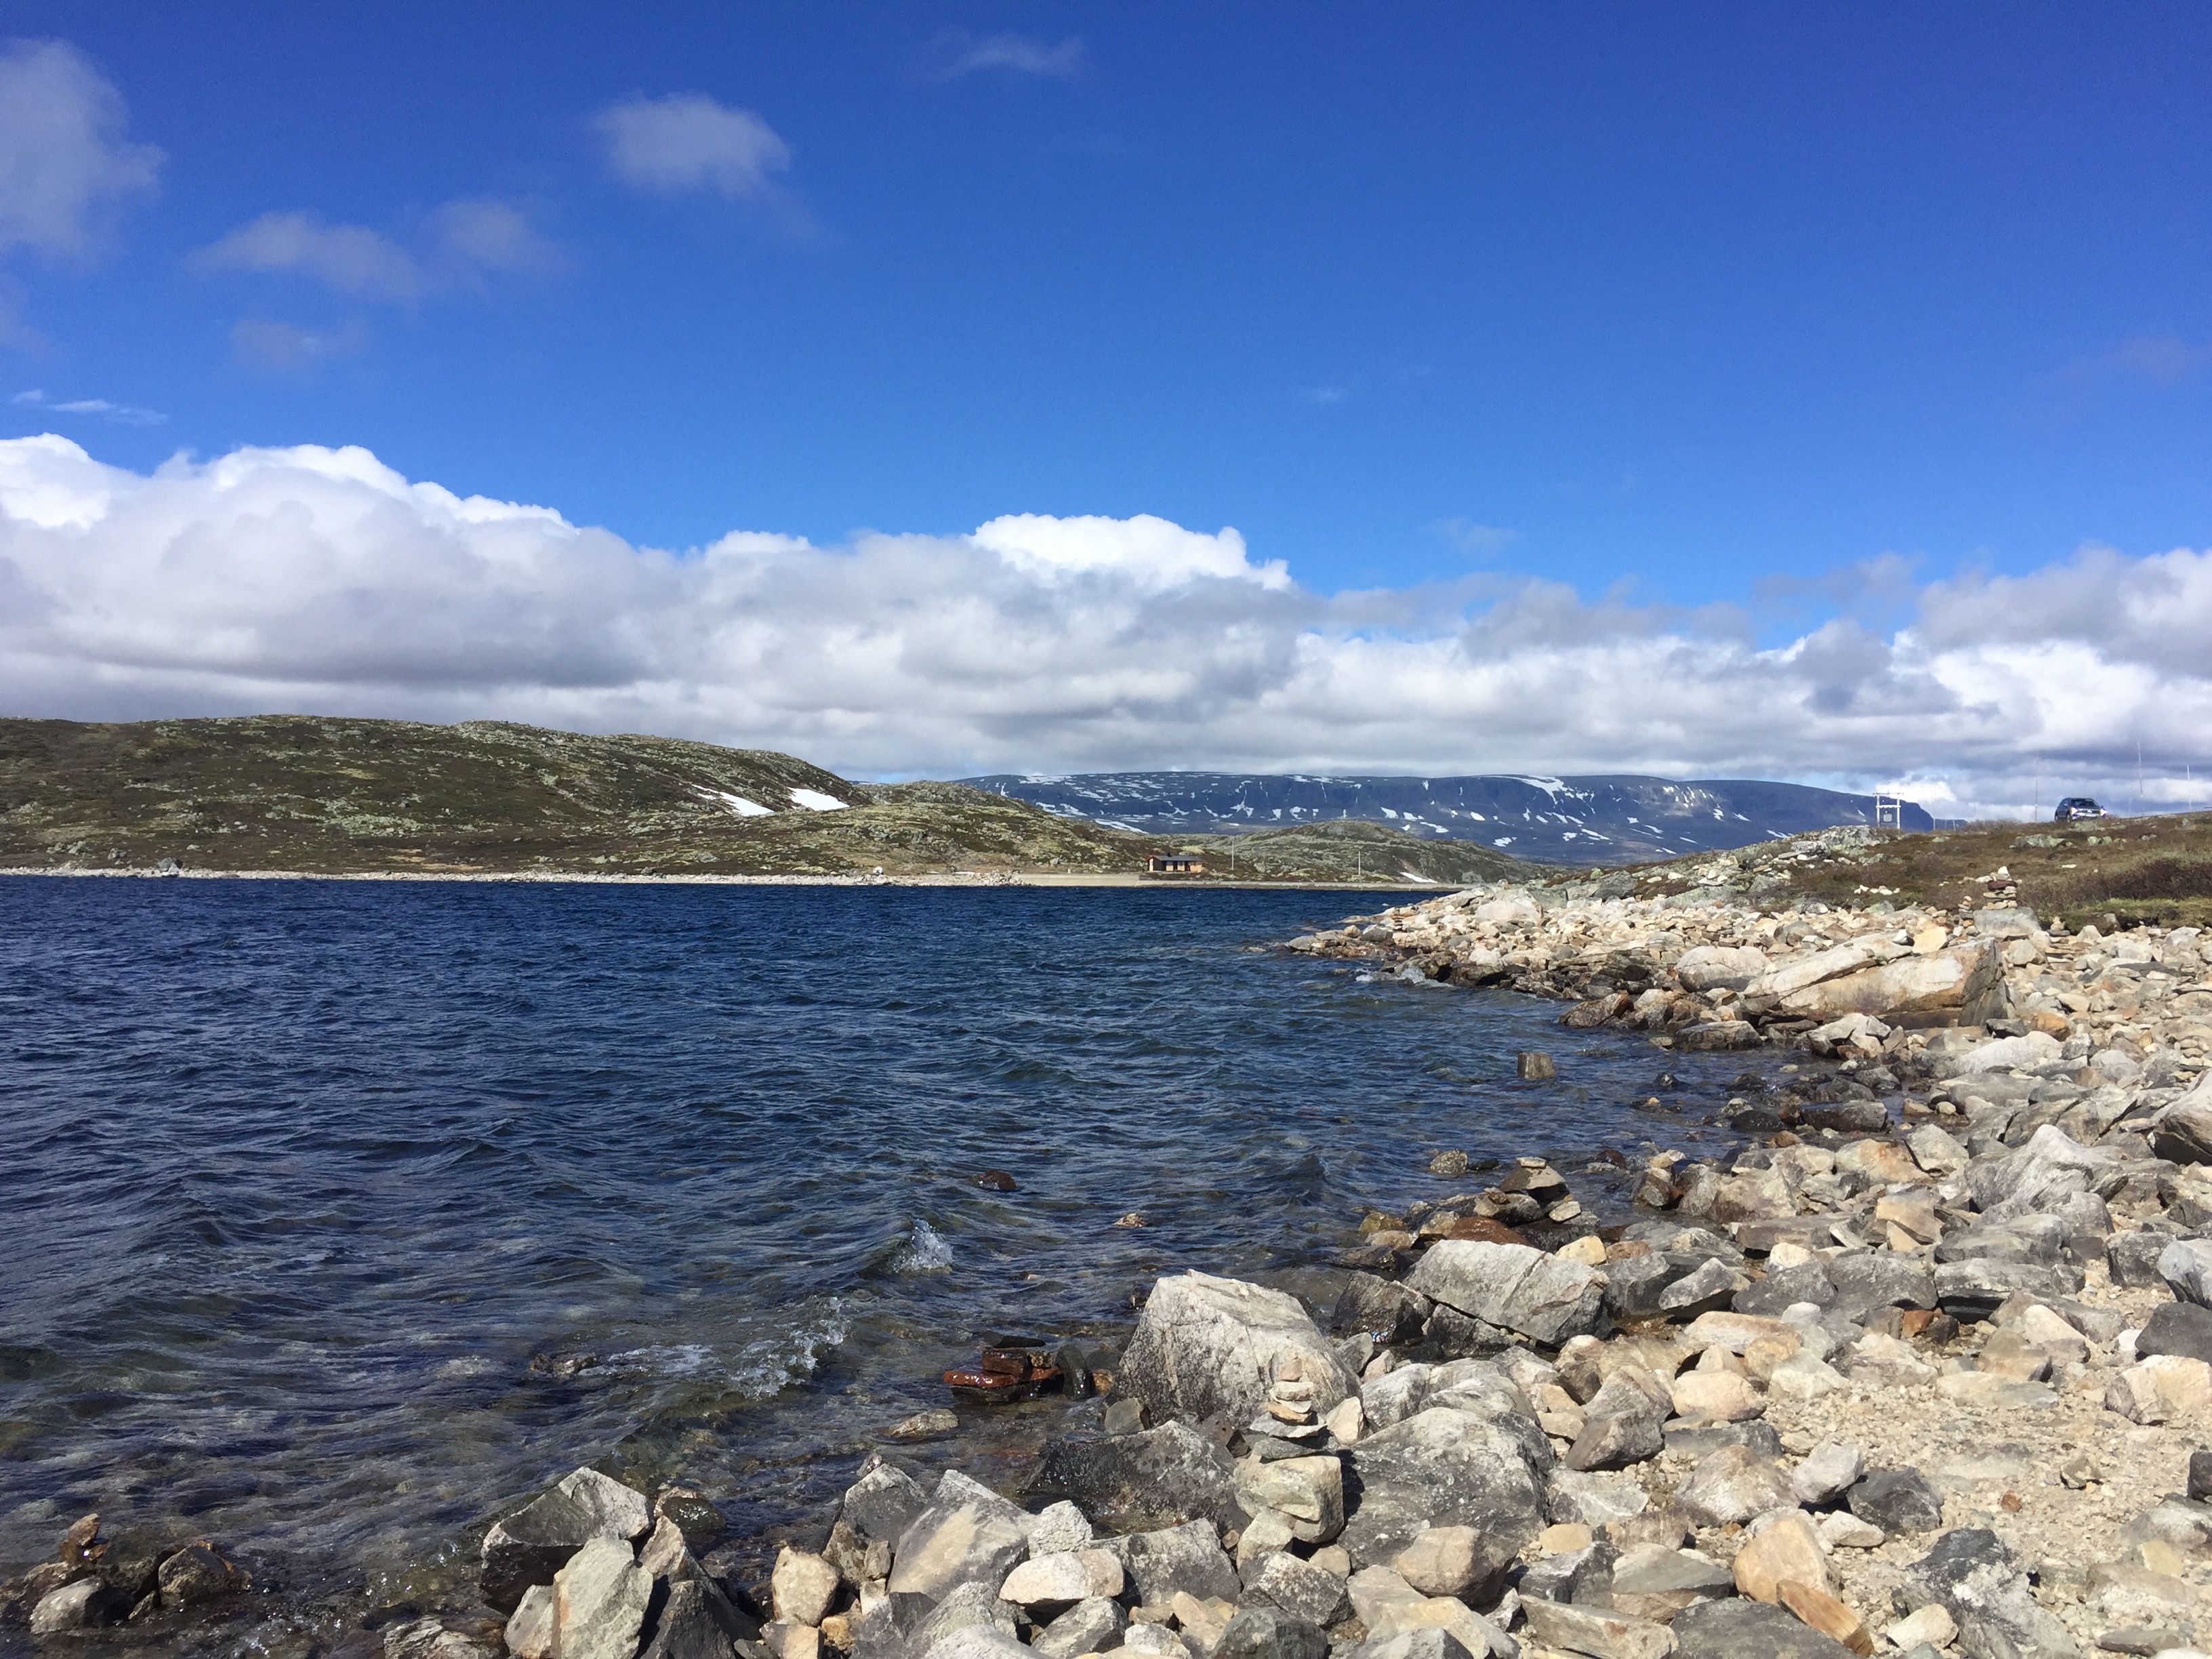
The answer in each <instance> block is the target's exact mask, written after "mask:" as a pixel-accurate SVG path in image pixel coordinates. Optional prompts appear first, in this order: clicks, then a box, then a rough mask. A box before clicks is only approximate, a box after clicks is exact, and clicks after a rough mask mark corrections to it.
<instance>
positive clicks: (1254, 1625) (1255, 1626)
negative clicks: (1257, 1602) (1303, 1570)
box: [1213, 1607, 1328, 1659]
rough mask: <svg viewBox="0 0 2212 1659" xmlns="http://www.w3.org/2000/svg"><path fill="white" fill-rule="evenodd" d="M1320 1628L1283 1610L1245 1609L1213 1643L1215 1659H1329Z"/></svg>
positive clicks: (1308, 1620) (1326, 1640)
mask: <svg viewBox="0 0 2212 1659" xmlns="http://www.w3.org/2000/svg"><path fill="white" fill-rule="evenodd" d="M1213 1659H1328V1636H1327V1635H1326V1634H1325V1633H1324V1632H1322V1628H1321V1626H1319V1625H1316V1624H1315V1623H1314V1622H1313V1621H1312V1620H1310V1619H1302V1618H1300V1617H1299V1616H1298V1615H1297V1614H1296V1613H1290V1612H1287V1611H1285V1609H1283V1608H1281V1607H1246V1608H1245V1609H1244V1610H1243V1612H1241V1613H1238V1614H1237V1616H1236V1617H1235V1618H1234V1619H1232V1620H1230V1621H1229V1628H1228V1629H1227V1630H1225V1631H1224V1632H1221V1639H1220V1641H1218V1642H1217V1643H1215V1644H1214V1647H1213Z"/></svg>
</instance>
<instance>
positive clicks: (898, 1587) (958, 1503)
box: [889, 1469, 1030, 1601]
mask: <svg viewBox="0 0 2212 1659" xmlns="http://www.w3.org/2000/svg"><path fill="white" fill-rule="evenodd" d="M1029 1542H1030V1516H1028V1515H1027V1514H1025V1513H1024V1511H1023V1510H1020V1509H1019V1508H1018V1507H1016V1506H1015V1505H1014V1504H1010V1503H1008V1502H1007V1501H1006V1499H1005V1498H1001V1497H1000V1496H999V1494H998V1493H996V1492H993V1491H992V1490H991V1489H990V1488H989V1487H988V1486H983V1485H981V1484H980V1483H979V1482H977V1481H974V1480H969V1478H968V1477H967V1476H966V1475H964V1474H961V1473H960V1472H959V1471H958V1470H957V1469H947V1470H946V1471H945V1474H944V1475H943V1477H942V1478H941V1479H939V1481H938V1483H937V1491H936V1492H935V1493H934V1494H933V1495H932V1497H931V1498H930V1500H929V1506H928V1508H927V1509H925V1510H922V1512H921V1514H920V1515H917V1516H915V1518H914V1519H913V1520H912V1521H910V1522H908V1523H907V1527H906V1530H905V1531H903V1532H902V1533H901V1534H899V1539H898V1546H897V1548H896V1553H894V1554H893V1556H892V1558H891V1577H890V1586H889V1588H890V1593H891V1594H892V1595H921V1596H926V1597H927V1598H928V1599H929V1600H931V1601H943V1600H944V1599H945V1597H946V1596H947V1595H951V1593H952V1591H953V1590H955V1589H958V1588H959V1587H960V1586H961V1585H963V1584H971V1583H980V1584H985V1585H987V1586H988V1587H989V1589H990V1590H991V1592H992V1594H993V1595H994V1597H995V1596H996V1595H997V1593H998V1589H999V1586H1000V1584H1003V1583H1006V1575H1007V1574H1008V1573H1010V1572H1012V1571H1013V1570H1014V1568H1015V1567H1016V1566H1017V1565H1019V1564H1020V1562H1021V1559H1022V1558H1023V1557H1024V1555H1026V1554H1028V1553H1029Z"/></svg>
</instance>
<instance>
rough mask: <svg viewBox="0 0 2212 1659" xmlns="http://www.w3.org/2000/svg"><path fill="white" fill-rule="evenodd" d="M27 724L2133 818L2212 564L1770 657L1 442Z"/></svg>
mask: <svg viewBox="0 0 2212 1659" xmlns="http://www.w3.org/2000/svg"><path fill="white" fill-rule="evenodd" d="M0 590H5V591H6V592H8V593H9V595H10V596H11V598H10V600H9V604H7V605H0V707H6V708H9V709H10V710H11V711H15V712H19V713H26V714H29V713H38V714H53V715H62V716H69V717H73V718H128V717H140V716H147V715H152V714H189V713H199V714H208V713H224V712H240V711H247V710H253V709H270V708H295V709H307V710H317V709H320V710H326V711H330V712H349V713H356V714H387V715H401V716H408V717H412V718H422V719H435V720H452V719H460V718H468V717H473V716H500V717H505V718H512V719H518V720H537V721H543V722H546V723H550V724H555V725H565V726H578V727H586V728H592V729H599V730H624V731H637V730H650V731H660V732H670V733H675V734H682V735H689V736H696V737H702V738H710V739H715V740H720V741H725V742H731V743H738V744H752V745H760V746H767V747H774V748H781V749H785V750H792V751H793V752H796V753H799V754H802V755H805V756H808V757H811V758H813V759H816V760H818V761H821V762H823V763H825V764H829V765H832V766H836V767H841V768H844V769H850V770H854V771H859V772H861V773H864V774H865V773H869V772H878V773H883V772H889V773H913V772H927V773H933V774H936V775H954V774H959V773H963V772H968V771H978V770H1031V769H1049V770H1056V771H1067V770H1091V769H1114V768H1122V767H1138V766H1147V767H1152V766H1164V765H1180V766H1190V767H1221V768H1229V769H1255V770H1303V771H1319V770H1352V769H1356V770H1361V771H1407V772H1413V773H1419V774H1430V775H1436V774H1448V773H1455V772H1482V771H1524V772H1525V771H1536V772H1545V773H1564V772H1630V771H1638V772H1661V773H1669V774H1673V775H1678V776H1704V777H1715V776H1731V775H1733V776H1769V777H1800V778H1818V779H1823V780H1828V781H1856V782H1857V786H1858V787H1873V786H1874V785H1875V783H1876V782H1884V783H1887V782H1892V781H1899V780H1904V781H1906V782H1907V783H1908V784H1912V785H1914V786H1915V787H1917V789H1918V790H1919V793H1921V794H1922V795H1923V797H1925V798H1928V799H1933V800H1936V801H1938V802H1943V801H1947V800H1949V801H1955V802H1956V803H1957V805H1955V806H1954V807H1953V808H1952V810H1953V811H1956V812H1959V813H1961V814H1964V813H1970V812H1978V811H1991V810H2003V811H2011V812H2014V813H2016V814H2017V813H2023V812H2025V811H2027V807H2028V806H2029V805H2032V804H2033V797H2034V794H2035V790H2034V787H2033V776H2034V769H2035V767H2036V766H2037V764H2038V763H2037V761H2036V758H2035V757H2037V755H2040V756H2041V757H2042V758H2041V761H2040V768H2041V777H2042V779H2043V791H2042V793H2044V795H2045V797H2055V795H2057V794H2058V793H2091V794H2100V795H2106V796H2109V797H2116V798H2117V799H2118V801H2119V802H2120V803H2125V802H2127V801H2129V800H2130V799H2132V795H2133V789H2132V783H2131V781H2129V780H2131V778H2132V775H2133V770H2134V753H2135V744H2136V743H2137V742H2141V743H2142V744H2143V745H2144V750H2145V753H2146V756H2147V757H2148V760H2147V765H2148V771H2149V775H2150V779H2151V784H2150V787H2148V788H2147V790H2146V793H2147V794H2148V796H2149V797H2150V798H2151V799H2154V800H2155V799H2172V800H2173V801H2175V802H2179V801H2180V800H2181V799H2183V798H2184V793H2185V783H2184V781H2183V777H2184V772H2183V769H2184V767H2185V766H2193V767H2195V768H2196V769H2197V770H2198V771H2200V772H2201V771H2203V769H2205V767H2206V766H2207V765H2208V764H2212V754H2208V753H2205V752H2204V750H2203V748H2201V747H2200V745H2205V746H2212V739H2209V738H2208V736H2207V734H2208V733H2212V552H2194V551H2190V550H2178V551H2174V552H2171V553H2165V554H2160V555H2156V556H2150V557H2141V558H2130V557H2127V556H2123V555H2120V554H2118V553H2114V552H2111V551H2109V550H2094V549H2092V550H2085V551H2084V552H2083V553H2081V555H2079V556H2076V557H2075V558H2073V559H2071V560H2069V561H2066V562H2063V563H2059V564H2055V565H2052V566H2050V567H2048V568H2045V569H2043V570H2039V571H2036V572H2033V573H2031V574H2027V575H2022V576H2014V577H1987V576H1984V577H1969V578H1962V579H1959V580H1951V581H1946V582H1938V583H1935V584H1932V585H1929V586H1924V587H1923V588H1921V589H1919V590H1918V591H1917V595H1916V596H1915V599H1914V601H1913V603H1912V605H1911V616H1910V619H1909V620H1908V622H1907V623H1906V624H1905V625H1904V626H1902V627H1900V628H1898V629H1894V630H1892V631H1889V632H1876V631H1875V630H1873V629H1869V628H1867V627H1865V626H1863V625H1861V624H1859V623H1855V622H1852V621H1850V620H1848V619H1844V620H1838V621H1833V622H1830V623H1826V624H1824V625H1822V626H1820V627H1819V628H1816V629H1813V630H1811V631H1810V632H1808V633H1806V634H1805V635H1802V637H1799V638H1797V639H1796V640H1793V641H1790V642H1788V643H1787V644H1785V645H1784V646H1782V647H1778V648H1762V647H1760V646H1759V644H1758V643H1757V642H1756V641H1754V640H1753V638H1752V637H1751V636H1750V634H1749V632H1748V629H1747V627H1746V626H1745V624H1744V623H1743V622H1742V620H1741V617H1739V616H1738V615H1737V614H1736V613H1735V612H1733V611H1728V610H1724V609H1723V610H1714V611H1705V612H1697V613H1685V612H1681V611H1674V610H1670V609H1668V608H1666V607H1663V606H1656V605H1634V604H1631V603H1629V602H1628V601H1626V599H1623V598H1621V597H1620V596H1609V597H1606V598H1602V599H1598V600H1595V601H1588V600H1584V599H1581V598H1579V597H1578V596H1577V595H1576V594H1575V593H1574V592H1571V590H1569V589H1567V588H1565V587H1562V586H1556V585H1553V584H1547V583H1543V582H1534V581H1519V580H1509V579H1507V578H1504V577H1502V576H1486V577H1480V578H1473V579H1470V580H1468V581H1466V582H1464V583H1462V584H1460V585H1459V586H1455V587H1451V588H1437V589H1424V590H1414V591H1400V592H1390V591H1384V592H1369V593H1358V594H1344V595H1339V596H1336V597H1334V598H1327V597H1322V596H1319V595H1316V594H1313V593H1310V592H1306V591H1304V590H1303V589H1301V588H1300V587H1298V586H1297V585H1296V584H1295V583H1294V582H1293V581H1291V579H1290V576H1289V574H1288V573H1287V572H1286V571H1285V570H1284V569H1283V568H1282V566H1281V565H1280V564H1279V562H1272V561H1271V562H1256V563H1255V562H1254V561H1253V560H1252V558H1251V557H1250V556H1249V551H1248V550H1247V549H1246V547H1245V544H1244V542H1243V538H1241V537H1240V536H1238V535H1237V532H1235V531H1233V530H1223V531H1221V532H1218V533H1216V534H1213V535H1206V534H1204V533H1201V532H1195V531H1190V530H1186V529H1183V528H1182V527H1181V526H1176V525H1174V524H1172V523H1170V522H1168V521H1167V520H1161V519H1157V518H1150V517H1141V516H1140V517H1137V518H1133V519H1126V520H1116V519H1107V518H1069V519H1060V518H1053V517H1048V516H1045V515H1041V514H1022V515H1012V516H1008V517H1006V518H1001V519H995V520H992V521H991V522H990V523H988V524H987V525H985V526H982V527H981V529H979V530H978V531H977V532H975V533H974V534H972V535H965V536H945V537H937V536H900V535H880V534H866V535H861V536H859V537H857V538H854V540H853V541H852V542H851V543H850V544H848V545H844V546H840V547H831V548H824V547H817V546H813V545H811V544H808V543H807V542H805V541H803V540H800V539H797V538H790V537H784V536H777V535H771V534H765V533H761V532H735V533H732V534H731V535H728V536H726V537H724V538H721V539H720V541H718V542H716V543H714V544H713V545H711V546H709V547H707V548H705V549H703V550H697V551H695V552H691V553H688V554H680V555H679V554H675V553H670V552H665V551H661V550H653V549H649V548H637V547H634V546H632V545H630V544H628V543H626V542H624V541H623V540H622V539H621V538H619V537H617V536H615V535H613V534H611V533H610V532H606V531H604V530H595V529H590V528H584V527H580V526H574V525H571V524H569V523H568V522H567V521H566V520H563V519H562V517H561V516H560V515H559V514H558V513H555V512H552V511H550V510H549V509H546V508H543V507H529V506H523V505H518V504H515V503H512V502H505V501H495V500H489V499H485V498H483V497H459V496H456V495H453V494H452V493H451V492H449V491H447V490H445V489H441V488H440V487H438V486H437V485H435V484H428V483H414V482H411V481H410V480H408V479H406V478H404V477H401V476H400V475H398V473H396V472H393V471H392V470H391V469H389V468H387V467H386V466H384V465H381V464H380V462H379V461H378V460H377V459H376V458H375V457H374V456H373V455H371V454H369V453H368V452H367V451H365V450H361V449H338V450H331V449H320V448H313V447H301V448H295V449H248V450H240V451H237V452H235V453H232V454H229V455H226V456H223V457H222V458H221V459H216V460H214V461H210V462H207V463H204V464H200V463H192V462H189V461H185V460H183V459H179V460H176V461H173V462H171V463H170V464H168V465H166V466H164V467H162V468H161V469H160V470H159V471H155V473H153V474H152V475H150V476H142V475H139V474H136V473H133V472H131V471H125V470H124V469H121V468H116V467H111V466H106V465H101V464H100V463H99V462H97V461H95V460H94V459H91V458H90V457H89V456H88V455H87V454H86V453H85V452H84V451H83V450H82V448H81V447H78V446H77V445H76V444H74V443H72V442H70V441H67V440H65V439H63V438H59V437H54V436H44V437H39V438H31V439H21V440H16V441H8V442H0ZM2162 791H2163V792H2166V793H2161V792H2162ZM1946 792H1948V793H1946ZM2207 793H2208V794H2212V790H2208V791H2207ZM2108 804H2112V801H2110V800H2108ZM2043 805H2044V811H2045V813H2046V814H2047V812H2048V811H2049V800H2048V799H2045V802H2044V804H2043Z"/></svg>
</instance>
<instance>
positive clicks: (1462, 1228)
mask: <svg viewBox="0 0 2212 1659" xmlns="http://www.w3.org/2000/svg"><path fill="white" fill-rule="evenodd" d="M1443 1236H1444V1237H1446V1238H1472V1239H1475V1240H1477V1241H1479V1242H1480V1243H1485V1244H1526V1243H1528V1238H1527V1237H1526V1236H1525V1235H1523V1234H1522V1233H1518V1232H1516V1231H1514V1230H1513V1229H1512V1228H1510V1227H1509V1226H1507V1225H1505V1224H1504V1222H1502V1221H1493V1220H1492V1219H1491V1218H1489V1217H1488V1216H1486V1215H1463V1216H1462V1217H1460V1218H1459V1219H1458V1220H1456V1221H1455V1222H1453V1223H1452V1225H1450V1226H1449V1227H1447V1228H1445V1229H1444V1235H1443Z"/></svg>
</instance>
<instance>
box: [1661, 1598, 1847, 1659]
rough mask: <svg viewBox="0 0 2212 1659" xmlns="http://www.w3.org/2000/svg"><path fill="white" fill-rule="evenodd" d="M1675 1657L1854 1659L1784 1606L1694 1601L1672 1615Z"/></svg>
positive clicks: (1830, 1638)
mask: <svg viewBox="0 0 2212 1659" xmlns="http://www.w3.org/2000/svg"><path fill="white" fill-rule="evenodd" d="M1753 1655H1756V1656H1757V1659H1853V1655H1852V1653H1851V1650H1850V1649H1849V1648H1847V1647H1845V1646H1844V1644H1842V1643H1841V1642H1838V1640H1836V1638H1834V1637H1832V1636H1828V1635H1824V1634H1823V1633H1822V1632H1820V1631H1817V1630H1814V1628H1813V1627H1812V1626H1810V1625H1808V1624H1806V1623H1805V1622H1804V1621H1803V1620H1800V1619H1799V1618H1798V1617H1797V1615H1796V1613H1791V1612H1790V1610H1789V1609H1788V1608H1787V1607H1776V1606H1774V1605H1772V1604H1771V1603H1770V1602H1766V1601H1742V1600H1739V1599H1737V1598H1735V1597H1730V1598H1729V1599H1728V1600H1726V1601H1699V1602H1695V1603H1693V1604H1692V1605H1691V1606H1689V1607H1685V1608H1683V1609H1682V1611H1681V1612H1680V1613H1676V1614H1675V1615H1674V1659H1753Z"/></svg>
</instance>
